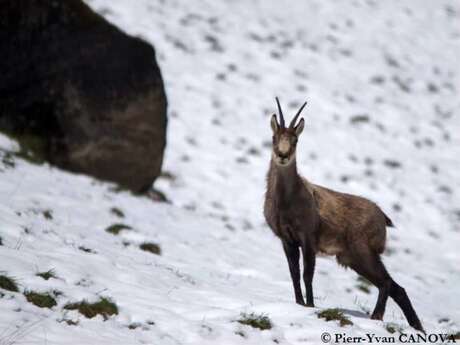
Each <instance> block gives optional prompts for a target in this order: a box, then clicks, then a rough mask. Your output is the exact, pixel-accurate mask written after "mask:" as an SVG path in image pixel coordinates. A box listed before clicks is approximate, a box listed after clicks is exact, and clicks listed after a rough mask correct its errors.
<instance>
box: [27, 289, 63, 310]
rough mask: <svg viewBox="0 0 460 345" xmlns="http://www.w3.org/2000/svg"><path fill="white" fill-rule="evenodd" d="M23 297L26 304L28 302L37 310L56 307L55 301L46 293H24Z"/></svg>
mask: <svg viewBox="0 0 460 345" xmlns="http://www.w3.org/2000/svg"><path fill="white" fill-rule="evenodd" d="M24 296H26V299H27V302H30V303H32V304H34V305H36V306H37V307H39V308H49V309H51V308H52V307H54V306H56V305H57V302H56V300H55V299H54V297H53V296H51V295H50V294H49V293H48V292H44V293H41V292H35V291H25V292H24Z"/></svg>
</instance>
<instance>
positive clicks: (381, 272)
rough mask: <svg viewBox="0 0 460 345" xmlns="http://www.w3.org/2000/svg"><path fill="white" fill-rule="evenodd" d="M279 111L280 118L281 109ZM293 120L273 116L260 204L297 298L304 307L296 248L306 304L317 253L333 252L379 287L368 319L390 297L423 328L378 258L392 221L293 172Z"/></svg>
mask: <svg viewBox="0 0 460 345" xmlns="http://www.w3.org/2000/svg"><path fill="white" fill-rule="evenodd" d="M278 106H279V105H278ZM279 110H280V116H282V113H281V109H280V107H279ZM299 113H300V112H299ZM299 113H298V114H299ZM298 114H297V115H296V118H297V116H298ZM296 118H295V119H294V120H293V121H292V122H291V125H290V126H289V128H285V127H284V120H283V119H282V121H281V125H280V124H278V122H277V120H276V117H275V116H274V117H272V129H273V132H274V133H273V152H272V159H271V162H270V169H269V171H268V176H267V193H266V197H265V205H264V215H265V219H266V221H267V223H268V225H269V226H270V228H271V229H272V230H273V232H274V233H275V235H276V236H278V237H279V238H280V239H281V242H282V244H283V249H284V252H285V254H286V257H287V260H288V264H289V271H290V273H291V278H292V281H293V285H294V293H295V299H296V302H297V303H299V304H302V305H305V301H304V299H303V296H302V291H301V287H300V268H299V259H300V254H299V248H300V250H301V252H302V257H303V264H304V272H303V280H304V283H305V289H306V300H307V303H306V305H307V306H314V299H313V288H312V280H313V274H314V268H315V261H316V260H315V258H316V255H317V254H326V255H334V256H336V258H337V261H338V262H339V263H340V264H341V265H343V266H345V267H351V268H352V269H353V270H355V271H356V272H357V273H358V274H360V275H362V276H364V277H365V278H367V279H368V280H369V281H370V282H372V283H373V284H374V285H375V286H377V288H378V289H379V296H378V300H377V304H376V306H375V309H374V312H373V313H372V316H371V317H372V318H373V319H379V320H382V318H383V315H384V312H385V305H386V301H387V299H388V297H389V296H391V297H392V298H393V299H394V300H395V301H396V303H397V304H398V305H399V306H400V307H401V309H402V310H403V312H404V315H405V316H406V318H407V320H408V322H409V324H410V325H411V326H412V327H414V328H415V329H418V330H421V331H423V327H422V325H421V323H420V321H419V319H418V317H417V314H416V313H415V311H414V309H413V307H412V304H411V302H410V300H409V298H408V296H407V294H406V292H405V290H404V289H403V288H402V287H401V286H399V285H398V284H397V283H396V282H395V281H394V280H393V279H392V278H391V276H390V275H389V274H388V272H387V270H386V268H385V266H384V265H383V263H382V261H381V258H380V254H382V252H383V251H384V249H385V240H386V227H387V226H393V223H392V221H391V220H390V218H388V216H387V215H385V213H384V212H383V211H382V210H381V209H380V208H379V207H378V206H377V205H376V204H375V203H373V202H372V201H370V200H368V199H365V198H363V197H359V196H355V195H351V194H345V193H339V192H336V191H333V190H330V189H328V188H325V187H322V186H319V185H315V184H312V183H310V182H308V181H307V180H306V179H304V178H302V177H301V176H299V175H298V173H297V166H296V160H295V150H296V144H297V137H298V136H299V135H300V133H301V132H302V130H303V124H304V122H303V121H304V120H303V119H301V120H300V122H299V124H298V125H297V126H294V125H295V120H296Z"/></svg>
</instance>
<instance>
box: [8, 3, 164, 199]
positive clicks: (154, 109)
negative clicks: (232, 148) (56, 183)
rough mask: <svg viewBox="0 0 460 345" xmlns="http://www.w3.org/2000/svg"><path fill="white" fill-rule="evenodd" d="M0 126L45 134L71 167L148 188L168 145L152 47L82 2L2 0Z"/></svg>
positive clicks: (59, 161) (49, 153)
mask: <svg viewBox="0 0 460 345" xmlns="http://www.w3.org/2000/svg"><path fill="white" fill-rule="evenodd" d="M0 76H1V77H0V129H3V130H4V131H7V132H9V133H12V134H13V135H16V136H21V135H27V136H30V135H33V136H38V137H39V138H41V139H43V142H44V145H42V147H43V148H44V152H42V154H44V155H45V158H46V159H48V160H49V161H50V162H51V163H53V164H56V165H58V166H60V167H62V168H65V169H69V170H71V171H76V172H83V173H86V174H90V175H93V176H95V177H98V178H101V179H105V180H110V181H114V182H117V183H119V184H120V185H122V186H124V187H127V188H129V189H131V190H133V191H145V190H147V189H148V188H150V186H151V184H152V183H153V181H154V180H155V178H156V177H157V176H158V175H159V174H160V170H161V164H162V160H163V152H164V148H165V145H166V122H167V119H166V97H165V92H164V88H163V81H162V78H161V74H160V70H159V68H158V66H157V64H156V61H155V52H154V49H153V48H152V46H150V45H149V44H147V43H145V42H144V41H142V40H141V39H139V38H135V37H131V36H128V35H127V34H125V33H123V32H122V31H120V30H119V29H118V28H116V27H115V26H114V25H112V24H110V23H109V22H107V21H106V20H105V19H104V18H103V17H101V16H100V15H98V14H97V13H95V12H93V11H92V10H91V9H90V8H89V7H88V6H87V5H86V4H84V3H83V2H82V1H80V0H65V1H51V0H6V1H5V0H4V1H2V6H1V8H0Z"/></svg>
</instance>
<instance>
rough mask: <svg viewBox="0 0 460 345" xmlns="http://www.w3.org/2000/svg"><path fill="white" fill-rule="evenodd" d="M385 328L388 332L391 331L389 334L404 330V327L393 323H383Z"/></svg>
mask: <svg viewBox="0 0 460 345" xmlns="http://www.w3.org/2000/svg"><path fill="white" fill-rule="evenodd" d="M385 329H386V330H387V331H388V333H391V334H393V333H396V332H399V333H402V332H403V331H404V329H403V328H402V327H401V326H399V325H397V324H395V323H387V324H385Z"/></svg>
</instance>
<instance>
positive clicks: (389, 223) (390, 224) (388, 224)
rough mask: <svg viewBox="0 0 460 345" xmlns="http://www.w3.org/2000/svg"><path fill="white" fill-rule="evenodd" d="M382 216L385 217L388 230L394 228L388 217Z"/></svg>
mask: <svg viewBox="0 0 460 345" xmlns="http://www.w3.org/2000/svg"><path fill="white" fill-rule="evenodd" d="M383 216H384V217H385V224H386V225H387V226H388V227H390V228H394V227H395V226H394V224H393V222H392V220H391V219H390V217H388V216H387V215H386V214H385V213H383Z"/></svg>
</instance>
